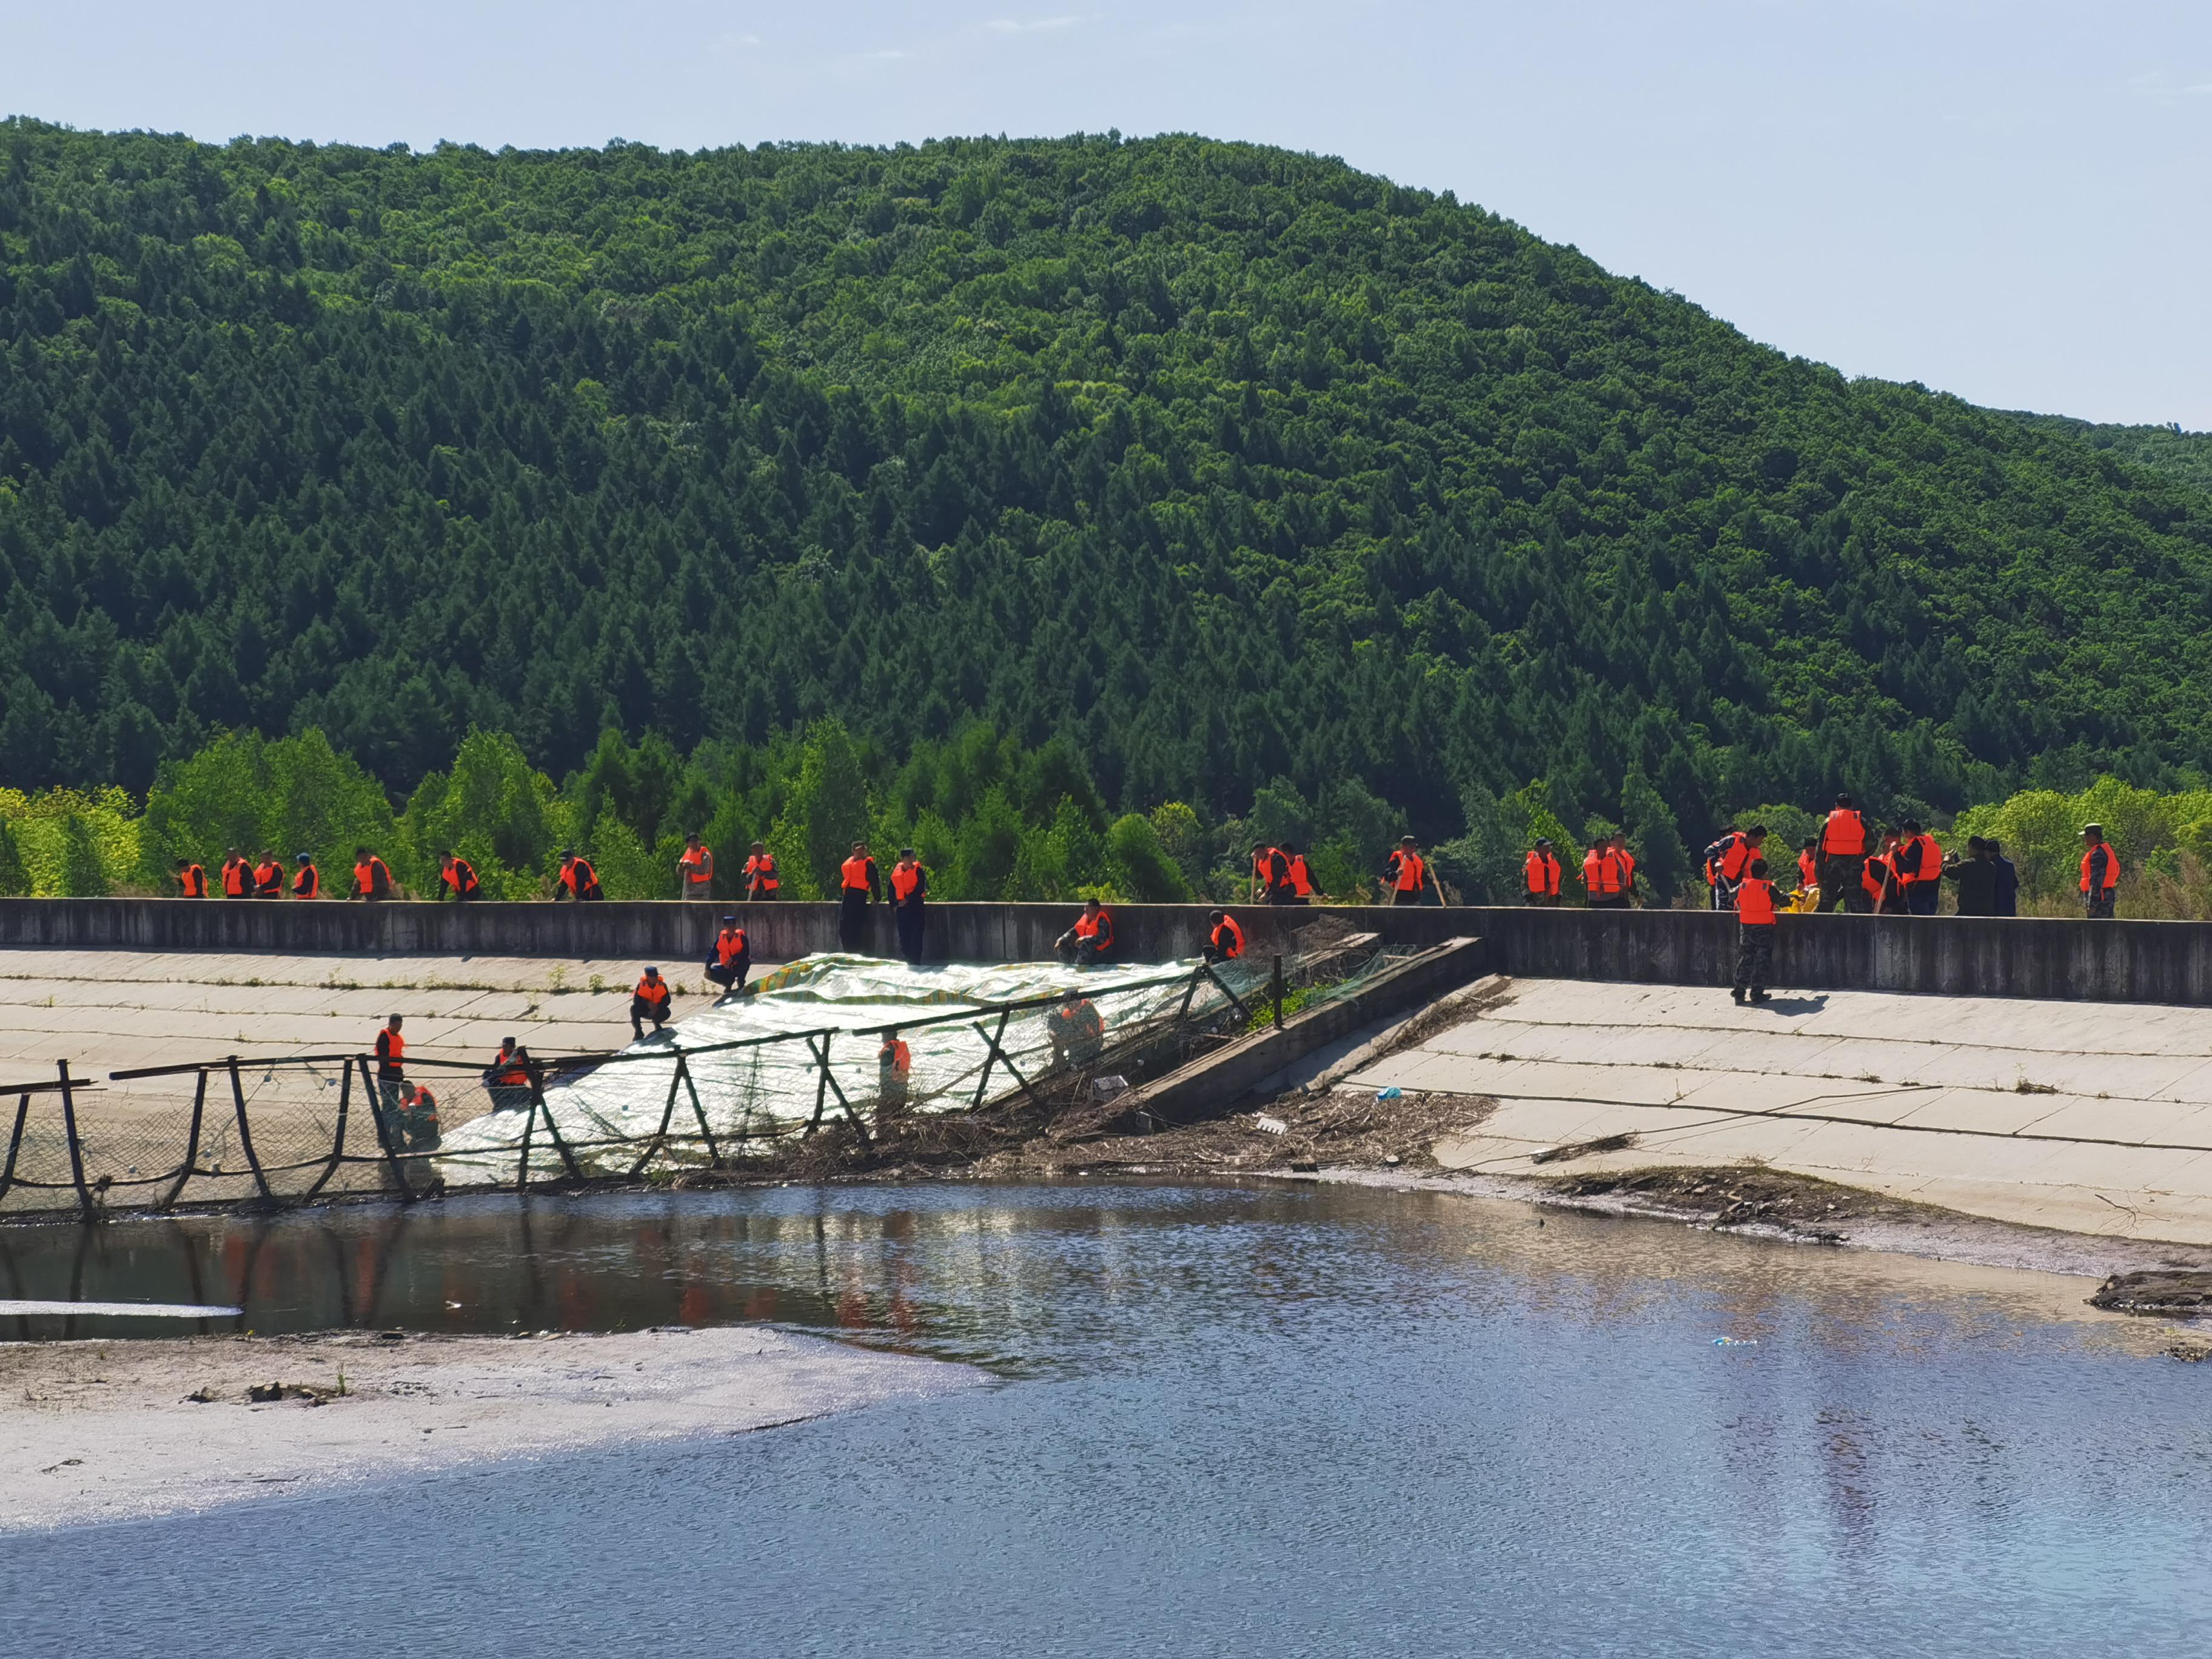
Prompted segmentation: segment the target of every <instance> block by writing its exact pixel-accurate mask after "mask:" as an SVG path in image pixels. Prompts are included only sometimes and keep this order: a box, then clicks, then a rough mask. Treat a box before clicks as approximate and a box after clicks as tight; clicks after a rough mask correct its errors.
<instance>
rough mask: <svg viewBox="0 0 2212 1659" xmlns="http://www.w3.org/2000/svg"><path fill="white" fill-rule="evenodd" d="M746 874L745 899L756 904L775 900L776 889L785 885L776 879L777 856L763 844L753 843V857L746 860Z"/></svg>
mask: <svg viewBox="0 0 2212 1659" xmlns="http://www.w3.org/2000/svg"><path fill="white" fill-rule="evenodd" d="M744 874H745V897H746V898H747V899H748V900H749V901H750V902H752V903H755V904H758V903H759V902H761V901H762V900H763V899H772V898H774V897H775V891H776V889H777V888H778V887H780V886H781V885H782V883H781V881H779V880H778V879H777V878H776V873H775V854H772V853H770V852H769V850H768V847H767V845H766V843H764V842H754V843H753V850H752V855H751V856H750V858H748V859H746V860H745V872H744Z"/></svg>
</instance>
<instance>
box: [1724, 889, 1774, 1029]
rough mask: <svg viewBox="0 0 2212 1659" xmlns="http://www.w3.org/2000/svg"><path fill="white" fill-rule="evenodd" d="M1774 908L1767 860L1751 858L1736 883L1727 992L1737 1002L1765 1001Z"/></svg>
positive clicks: (1771, 956)
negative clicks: (1731, 981)
mask: <svg viewBox="0 0 2212 1659" xmlns="http://www.w3.org/2000/svg"><path fill="white" fill-rule="evenodd" d="M1774 909H1775V906H1774V884H1773V883H1772V882H1771V881H1769V880H1767V878H1766V860H1765V859H1753V860H1752V861H1751V863H1750V864H1749V865H1748V866H1746V868H1745V870H1744V872H1743V877H1742V878H1741V880H1740V881H1739V882H1738V883H1737V884H1736V895H1735V919H1736V921H1737V923H1738V926H1737V927H1736V930H1735V935H1736V945H1735V985H1734V987H1733V988H1732V989H1731V991H1730V993H1729V994H1730V995H1731V996H1733V997H1734V998H1735V1000H1736V1001H1737V1002H1738V1003H1742V1002H1744V1001H1746V1000H1749V1001H1752V1002H1764V1001H1765V1000H1766V975H1767V972H1768V970H1769V969H1771V968H1772V967H1773V965H1774V926H1775V923H1774Z"/></svg>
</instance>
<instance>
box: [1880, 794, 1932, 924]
mask: <svg viewBox="0 0 2212 1659" xmlns="http://www.w3.org/2000/svg"><path fill="white" fill-rule="evenodd" d="M1904 829H1905V833H1904V834H1903V835H1902V836H1899V838H1898V843H1897V850H1896V851H1895V852H1894V853H1893V854H1890V858H1889V864H1890V868H1891V869H1893V870H1894V871H1896V872H1897V883H1898V887H1899V890H1900V891H1901V892H1902V894H1903V896H1904V898H1905V911H1906V913H1907V914H1908V915H1916V916H1932V915H1935V914H1936V900H1938V899H1939V898H1941V897H1942V896H1943V849H1942V848H1940V847H1938V846H1937V845H1936V837H1935V836H1931V835H1929V834H1928V833H1927V831H1925V830H1924V829H1922V828H1921V827H1920V823H1919V820H1917V818H1907V819H1905V825H1904Z"/></svg>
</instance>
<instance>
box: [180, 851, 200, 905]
mask: <svg viewBox="0 0 2212 1659" xmlns="http://www.w3.org/2000/svg"><path fill="white" fill-rule="evenodd" d="M177 896H179V898H205V897H206V896H207V868H206V866H204V865H198V864H194V863H193V862H192V861H191V860H190V859H179V860H177Z"/></svg>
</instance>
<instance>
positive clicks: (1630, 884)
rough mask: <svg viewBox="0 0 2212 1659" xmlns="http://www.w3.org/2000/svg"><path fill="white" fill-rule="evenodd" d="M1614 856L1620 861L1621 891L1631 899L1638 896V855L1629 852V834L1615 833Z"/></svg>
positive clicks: (1622, 830)
mask: <svg viewBox="0 0 2212 1659" xmlns="http://www.w3.org/2000/svg"><path fill="white" fill-rule="evenodd" d="M1613 856H1614V857H1615V858H1617V859H1619V860H1620V890H1621V892H1622V893H1623V894H1625V895H1626V896H1628V897H1630V898H1633V897H1634V896H1636V854H1633V853H1632V852H1630V851H1629V850H1628V832H1627V831H1626V830H1625V829H1616V830H1614V831H1613Z"/></svg>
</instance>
